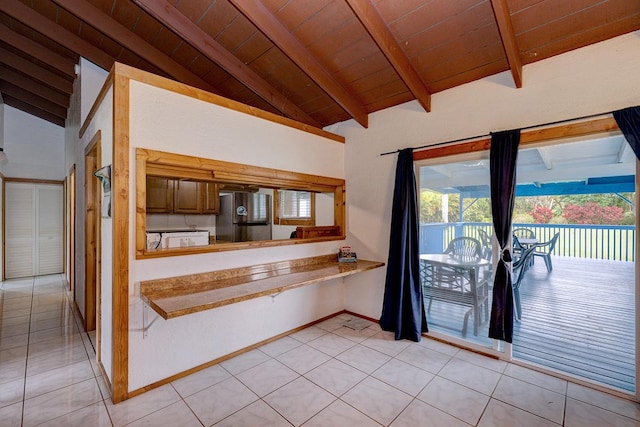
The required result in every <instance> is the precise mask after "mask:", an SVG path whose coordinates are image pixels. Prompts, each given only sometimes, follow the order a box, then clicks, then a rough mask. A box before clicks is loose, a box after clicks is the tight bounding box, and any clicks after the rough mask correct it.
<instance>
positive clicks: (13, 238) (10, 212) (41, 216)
mask: <svg viewBox="0 0 640 427" xmlns="http://www.w3.org/2000/svg"><path fill="white" fill-rule="evenodd" d="M5 190H6V193H5V250H6V253H5V273H6V278H7V279H11V278H15V277H25V276H37V275H42V274H54V273H61V272H62V271H63V267H62V264H63V255H62V254H63V247H62V233H63V228H62V227H63V206H62V203H63V193H62V185H57V184H32V183H17V182H8V183H7V184H6V187H5Z"/></svg>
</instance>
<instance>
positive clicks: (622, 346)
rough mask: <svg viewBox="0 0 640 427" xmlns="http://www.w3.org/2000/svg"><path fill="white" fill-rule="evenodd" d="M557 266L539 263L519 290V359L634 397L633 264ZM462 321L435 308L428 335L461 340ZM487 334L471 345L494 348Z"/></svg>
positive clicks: (455, 312)
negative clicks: (443, 334) (431, 331)
mask: <svg viewBox="0 0 640 427" xmlns="http://www.w3.org/2000/svg"><path fill="white" fill-rule="evenodd" d="M552 259H553V267H554V269H553V271H552V272H551V273H548V272H547V270H546V268H545V266H544V262H542V260H541V259H537V260H536V263H535V265H534V266H533V267H532V269H531V270H530V271H529V272H528V273H527V275H526V276H525V278H524V281H523V283H522V285H521V287H520V295H521V300H522V321H521V322H516V323H515V326H514V342H513V356H514V358H517V359H520V360H523V361H528V362H533V363H536V364H539V365H542V366H545V367H549V368H552V369H555V370H558V371H562V372H566V373H569V374H571V375H575V376H578V377H582V378H585V379H589V380H594V381H598V382H601V383H603V384H606V385H608V386H612V387H615V388H619V389H623V390H627V391H633V390H634V389H635V380H634V377H635V315H634V285H635V281H634V263H632V262H623V261H603V260H592V259H582V258H570V257H553V258H552ZM463 313H464V310H463V309H462V308H461V307H456V306H455V305H454V304H447V303H439V304H436V302H434V304H433V306H432V308H431V312H430V314H429V315H428V317H427V320H428V321H429V326H430V328H431V329H434V330H440V331H443V332H446V333H448V334H453V335H458V336H459V335H460V331H461V329H462V316H463ZM444 319H447V320H446V321H443V320H444ZM483 321H484V319H483ZM487 330H488V322H485V323H484V324H483V325H482V328H481V330H480V332H479V334H478V336H477V337H474V336H473V335H472V334H471V333H469V334H468V336H467V337H466V338H467V339H469V340H472V341H476V342H479V343H482V344H485V345H490V342H491V341H490V340H489V339H488V338H487Z"/></svg>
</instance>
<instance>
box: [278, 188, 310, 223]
mask: <svg viewBox="0 0 640 427" xmlns="http://www.w3.org/2000/svg"><path fill="white" fill-rule="evenodd" d="M315 204H316V197H315V193H312V192H310V191H293V190H277V191H275V195H274V206H275V211H276V212H275V224H279V225H315V223H316V219H315Z"/></svg>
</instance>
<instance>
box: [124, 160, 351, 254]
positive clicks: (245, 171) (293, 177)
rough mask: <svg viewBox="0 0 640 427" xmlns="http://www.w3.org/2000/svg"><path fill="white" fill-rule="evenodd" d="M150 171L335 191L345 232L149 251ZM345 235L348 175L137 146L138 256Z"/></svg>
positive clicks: (336, 217) (336, 219) (336, 218)
mask: <svg viewBox="0 0 640 427" xmlns="http://www.w3.org/2000/svg"><path fill="white" fill-rule="evenodd" d="M147 175H152V176H162V177H167V178H176V179H180V178H182V179H184V178H187V179H196V180H201V181H211V182H218V183H234V184H247V185H260V186H262V187H265V188H286V189H290V190H301V191H311V192H320V193H326V192H330V193H333V195H334V225H337V226H339V227H340V230H341V234H340V236H331V237H318V238H312V239H284V240H264V241H256V242H238V243H217V244H215V245H209V246H194V247H188V248H175V249H163V250H154V251H147V249H146V242H147V238H146V223H147V214H146V210H147V209H146V207H147V197H146V194H147V193H146V186H147ZM345 237H346V213H345V181H344V179H339V178H330V177H324V176H318V175H309V174H304V173H298V172H291V171H284V170H279V169H271V168H264V167H259V166H250V165H244V164H240V163H230V162H224V161H220V160H212V159H206V158H202V157H193V156H186V155H182V154H174V153H166V152H162V151H155V150H148V149H143V148H138V149H136V259H144V258H158V257H166V256H175V255H188V254H195V253H205V252H222V251H230V250H238V249H250V248H259V247H269V246H284V245H293V244H302V243H313V242H322V241H328V240H344V239H345Z"/></svg>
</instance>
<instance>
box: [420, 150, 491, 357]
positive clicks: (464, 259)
mask: <svg viewBox="0 0 640 427" xmlns="http://www.w3.org/2000/svg"><path fill="white" fill-rule="evenodd" d="M474 156H475V158H467V159H465V160H457V161H450V162H448V163H441V164H424V163H421V164H419V165H418V166H417V168H418V175H419V197H420V201H419V205H420V272H421V282H422V286H423V293H424V304H425V311H426V315H427V322H428V324H429V331H430V333H432V334H434V335H436V336H438V335H442V336H444V337H445V339H450V340H452V341H454V342H455V341H464V342H465V343H467V345H469V344H470V345H471V346H472V347H478V348H481V349H483V350H498V351H502V350H503V349H502V348H500V346H499V345H498V344H499V343H498V342H497V341H495V340H492V339H490V338H489V337H488V327H489V315H490V312H491V289H492V287H493V278H492V271H493V253H494V249H493V243H492V240H493V239H492V236H493V224H492V219H491V201H490V198H489V160H488V153H481V154H477V153H476V154H474ZM440 160H443V159H440ZM445 161H446V160H445Z"/></svg>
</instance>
